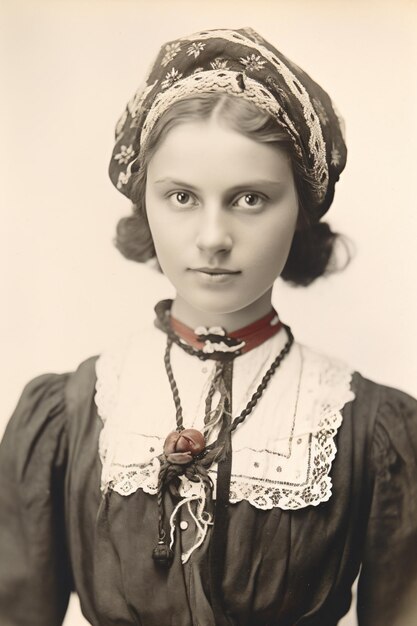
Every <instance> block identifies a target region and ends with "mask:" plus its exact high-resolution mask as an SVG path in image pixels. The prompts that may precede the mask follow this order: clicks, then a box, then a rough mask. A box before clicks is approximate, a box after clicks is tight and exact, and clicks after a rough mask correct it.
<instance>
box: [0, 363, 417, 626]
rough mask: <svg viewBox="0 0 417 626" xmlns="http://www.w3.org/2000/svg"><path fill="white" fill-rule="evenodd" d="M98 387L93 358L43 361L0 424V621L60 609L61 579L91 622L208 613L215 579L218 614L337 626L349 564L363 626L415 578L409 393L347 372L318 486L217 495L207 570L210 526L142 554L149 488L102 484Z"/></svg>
mask: <svg viewBox="0 0 417 626" xmlns="http://www.w3.org/2000/svg"><path fill="white" fill-rule="evenodd" d="M95 387H96V358H95V357H94V358H91V359H89V360H87V361H85V362H83V363H82V364H81V365H80V367H79V368H78V369H77V371H75V372H74V373H70V374H46V375H43V376H40V377H38V378H36V379H35V380H33V381H32V382H30V383H29V384H28V385H27V387H26V388H25V390H24V392H23V394H22V397H21V399H20V401H19V403H18V406H17V408H16V410H15V413H14V415H13V417H12V419H11V421H10V422H9V425H8V427H7V429H6V432H5V435H4V439H3V442H2V444H1V447H0V533H1V534H0V554H1V559H0V624H1V626H57V625H59V624H61V623H62V621H63V619H64V615H65V611H66V607H67V603H68V598H69V594H70V592H71V591H72V590H76V591H77V593H78V595H79V598H80V602H81V607H82V611H83V614H84V615H85V617H86V619H87V620H88V621H89V622H90V623H91V624H93V625H94V626H128V625H129V626H130V625H135V624H141V625H143V626H165V625H166V626H211V625H213V626H214V625H215V624H216V622H215V621H214V617H213V612H212V607H211V604H212V602H211V598H212V597H213V594H214V592H215V589H214V587H215V586H216V585H217V586H218V587H219V588H220V593H221V603H222V610H223V613H224V623H225V624H230V625H235V626H247V625H252V624H253V625H259V626H295V625H297V626H335V625H336V624H337V623H338V621H339V620H340V618H341V617H342V616H343V615H344V614H345V613H346V612H347V610H348V608H349V605H350V601H351V586H352V583H353V581H354V580H355V578H356V576H357V574H358V572H359V568H360V567H361V572H360V578H359V589H358V621H359V624H360V626H393V625H394V624H395V623H396V619H397V617H398V618H399V614H400V611H402V607H403V606H404V605H405V604H406V602H407V599H408V596H409V595H410V594H411V595H412V589H413V587H414V589H415V588H416V581H417V554H416V552H417V547H416V546H417V484H416V482H417V481H416V477H417V460H416V458H417V457H416V451H417V406H416V405H417V403H416V401H415V400H414V399H412V398H411V397H410V396H408V395H406V394H404V393H403V392H401V391H398V390H396V389H392V388H389V387H385V386H382V385H378V384H375V383H373V382H371V381H369V380H367V379H365V378H363V377H362V376H361V375H360V374H358V373H355V374H354V375H353V378H352V383H351V387H352V391H353V392H354V394H355V398H354V400H353V401H352V402H349V403H347V404H346V405H345V406H344V408H343V410H342V414H343V423H342V424H341V426H340V428H339V430H338V432H337V435H336V438H335V442H336V446H337V454H336V457H335V459H334V461H333V464H332V468H331V473H330V475H331V481H332V495H331V497H330V498H329V499H328V500H327V501H325V502H321V503H320V504H318V505H317V506H305V507H303V508H298V509H296V510H285V509H281V508H277V507H274V508H272V509H269V510H261V509H259V508H256V507H255V506H252V505H251V504H250V503H249V502H248V501H246V500H242V501H240V502H236V503H233V504H229V506H228V507H227V518H228V526H227V537H226V541H225V554H224V571H223V575H222V577H221V581H220V584H219V580H218V579H217V580H216V579H214V578H213V571H212V570H213V567H214V565H215V564H214V565H213V558H212V555H211V554H210V550H211V542H210V540H207V541H205V542H204V544H203V545H202V546H201V548H200V549H199V550H197V551H196V552H195V553H194V554H193V555H192V556H191V558H190V560H189V561H188V562H187V563H185V564H184V565H183V564H182V563H181V560H180V554H179V551H178V550H176V554H175V559H174V562H173V564H172V566H171V567H170V568H168V569H160V568H158V567H156V566H155V564H154V562H153V560H152V558H151V557H150V555H151V554H152V550H153V548H154V546H155V538H156V529H157V524H158V509H157V503H156V495H155V494H152V493H146V492H145V491H144V490H143V489H136V490H135V491H134V492H133V493H131V494H129V495H127V496H126V495H121V494H119V493H117V492H116V491H114V490H112V489H109V490H106V491H105V492H104V494H103V493H102V492H101V490H100V485H101V480H102V463H101V459H100V456H99V454H98V445H99V437H100V432H101V430H102V420H101V419H100V417H99V415H98V412H97V406H96V403H95V392H96V389H95ZM156 392H157V390H156ZM179 541H180V542H181V537H179ZM217 592H218V589H217V591H216V593H217ZM398 623H399V622H398ZM403 623H404V624H407V623H408V622H401V624H403ZM409 623H410V625H411V624H412V622H411V621H410V622H409Z"/></svg>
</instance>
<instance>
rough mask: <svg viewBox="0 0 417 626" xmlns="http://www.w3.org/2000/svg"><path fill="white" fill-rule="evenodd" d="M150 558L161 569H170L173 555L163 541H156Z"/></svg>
mask: <svg viewBox="0 0 417 626" xmlns="http://www.w3.org/2000/svg"><path fill="white" fill-rule="evenodd" d="M152 558H153V560H154V561H155V563H156V564H157V565H160V566H161V567H170V566H171V563H172V561H173V559H174V553H173V551H172V550H171V548H170V547H169V546H168V545H167V544H166V543H165V541H164V540H163V539H161V540H160V541H158V545H157V546H155V548H154V549H153V552H152Z"/></svg>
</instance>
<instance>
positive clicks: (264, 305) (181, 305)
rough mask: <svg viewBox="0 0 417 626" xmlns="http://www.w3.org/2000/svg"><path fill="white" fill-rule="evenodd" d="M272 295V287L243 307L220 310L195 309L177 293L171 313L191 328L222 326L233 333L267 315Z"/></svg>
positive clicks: (270, 307) (270, 306)
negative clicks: (235, 309)
mask: <svg viewBox="0 0 417 626" xmlns="http://www.w3.org/2000/svg"><path fill="white" fill-rule="evenodd" d="M271 296H272V288H271V289H270V290H268V291H267V292H266V293H265V294H264V295H263V296H261V297H260V298H259V299H258V300H256V301H255V302H253V303H251V304H249V305H248V306H246V307H244V308H242V309H239V310H237V311H230V312H218V311H200V310H199V309H195V308H194V307H193V306H192V305H190V303H189V302H186V301H185V300H184V299H183V298H181V296H180V295H178V294H177V296H176V298H175V299H174V302H173V304H172V309H171V314H172V315H173V317H175V319H177V320H179V321H180V322H182V323H183V324H185V325H186V326H189V327H190V328H197V326H206V327H210V326H221V327H222V328H224V329H225V330H226V331H227V332H229V333H231V332H233V331H235V330H238V329H239V328H243V327H245V326H248V325H249V324H252V323H253V322H256V321H257V320H258V319H260V318H262V317H264V316H265V315H267V314H268V313H269V312H270V311H271V309H272V303H271Z"/></svg>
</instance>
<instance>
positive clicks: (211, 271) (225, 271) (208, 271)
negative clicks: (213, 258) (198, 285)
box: [191, 267, 240, 274]
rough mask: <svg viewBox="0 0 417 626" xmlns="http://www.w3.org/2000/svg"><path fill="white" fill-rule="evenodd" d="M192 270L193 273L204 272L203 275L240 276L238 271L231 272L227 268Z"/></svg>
mask: <svg viewBox="0 0 417 626" xmlns="http://www.w3.org/2000/svg"><path fill="white" fill-rule="evenodd" d="M191 269H192V271H193V272H202V273H203V274H240V272H239V271H238V270H229V269H226V268H225V267H195V268H191Z"/></svg>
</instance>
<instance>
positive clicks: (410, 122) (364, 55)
mask: <svg viewBox="0 0 417 626" xmlns="http://www.w3.org/2000/svg"><path fill="white" fill-rule="evenodd" d="M0 20H1V25H0V28H1V33H0V35H1V37H0V39H1V44H0V45H1V49H0V50H1V55H0V58H1V84H2V92H3V95H5V96H6V97H5V98H4V99H3V100H2V102H1V110H0V113H1V119H2V133H1V135H2V141H1V146H0V172H1V185H0V193H1V196H0V197H1V243H2V245H1V246H0V268H1V294H2V302H3V304H2V307H1V319H0V331H1V353H2V358H1V360H0V379H1V380H2V382H3V384H2V393H1V396H0V409H1V414H0V433H1V430H2V429H3V427H4V426H5V424H6V421H7V419H8V417H9V415H10V413H11V411H12V410H13V408H14V405H15V404H16V401H17V398H18V395H19V394H20V392H21V389H22V387H23V386H24V384H25V383H26V382H27V381H28V380H29V379H30V378H32V377H33V376H35V375H37V374H40V373H44V372H46V371H57V372H61V371H68V370H71V369H73V368H74V367H76V366H77V364H78V363H79V362H80V361H81V360H83V359H84V358H86V357H88V356H91V355H92V354H97V353H99V352H100V351H101V350H102V349H103V347H105V346H106V345H107V344H108V343H112V342H113V340H114V339H115V338H117V337H119V336H121V335H123V334H124V332H126V330H127V329H132V328H134V327H135V326H136V325H140V324H141V323H142V322H143V321H144V320H149V319H151V318H152V316H153V315H152V309H153V305H154V304H155V302H156V301H157V300H158V299H160V298H163V297H169V296H171V295H172V294H173V292H172V289H171V287H170V286H169V285H168V283H167V282H166V281H165V279H164V278H163V277H162V276H158V275H157V274H156V273H155V272H153V271H151V270H149V269H148V268H146V267H142V266H139V265H137V264H134V263H131V262H128V261H126V260H124V259H123V258H122V257H121V256H120V254H119V253H118V252H117V251H116V250H115V249H114V247H113V246H112V238H113V235H114V229H115V224H116V222H117V220H118V219H119V218H120V217H121V216H122V215H124V214H127V213H128V211H129V209H130V207H129V203H128V201H127V200H126V199H125V198H124V197H123V196H122V195H121V194H119V193H118V192H117V191H116V190H115V189H114V188H113V187H112V185H111V183H110V181H109V179H108V177H107V166H108V161H109V158H110V154H111V150H112V144H113V128H114V125H115V122H116V120H117V118H118V116H119V115H120V114H121V112H122V110H123V108H124V106H125V103H126V102H127V100H128V99H129V98H130V97H131V95H132V94H133V92H134V91H135V90H136V88H137V87H138V86H139V84H140V82H141V80H142V77H143V75H144V73H145V71H146V69H147V67H148V65H149V64H150V62H151V61H152V60H153V57H154V55H155V54H156V52H157V50H158V48H159V46H160V45H161V44H162V43H164V42H165V41H167V40H169V39H173V38H176V37H178V36H181V35H184V34H188V33H191V32H194V31H197V30H201V29H207V28H216V27H233V28H239V27H243V26H252V27H253V28H255V29H256V30H258V31H259V32H260V33H261V34H262V35H264V36H265V37H266V38H267V39H269V40H270V41H271V42H272V43H274V44H275V45H276V47H277V48H278V49H279V50H281V51H282V52H284V54H286V55H287V56H288V57H289V58H290V59H292V60H293V61H295V62H296V63H298V64H299V65H300V66H301V67H302V68H303V69H305V70H306V71H307V72H308V73H310V74H311V76H312V77H313V78H314V79H315V80H317V81H318V82H319V83H320V84H321V85H322V86H323V87H324V88H325V89H326V90H328V92H329V93H330V95H331V96H332V98H333V100H334V102H335V103H336V105H337V107H338V109H339V110H340V112H341V113H342V115H343V117H344V118H345V121H346V130H347V144H348V150H349V153H348V164H347V168H346V170H345V172H344V173H343V174H342V177H341V180H340V182H339V183H338V185H337V188H336V197H335V202H334V205H333V207H332V208H331V210H330V212H329V214H328V216H327V217H328V220H329V221H330V223H331V224H332V226H333V227H334V228H335V229H337V230H339V231H341V232H343V233H345V234H346V235H348V236H349V237H350V239H351V240H352V241H353V242H354V244H355V247H356V256H355V258H354V260H353V261H352V263H351V265H350V266H349V268H348V269H347V270H346V271H345V272H343V273H341V274H339V275H335V276H332V277H330V278H327V279H320V280H318V281H317V283H316V284H314V285H313V286H311V287H309V288H307V289H304V288H291V287H288V286H286V285H283V284H277V287H276V290H275V292H274V304H275V306H276V308H277V310H278V311H279V313H280V316H281V318H282V319H283V320H284V321H286V322H287V323H289V324H290V325H291V327H292V329H293V332H294V334H295V337H296V338H297V339H298V340H299V341H301V342H303V343H306V344H308V345H310V346H313V347H315V348H318V349H319V350H321V351H323V352H326V353H329V354H332V355H335V356H338V357H340V358H343V359H345V360H346V361H348V362H349V363H350V364H351V365H352V366H353V367H354V368H355V369H357V370H359V371H360V372H361V373H362V374H363V375H365V376H368V377H370V378H372V379H374V380H376V381H377V382H381V383H385V384H391V385H392V386H396V387H399V388H401V389H403V390H404V391H407V392H409V393H411V394H413V395H417V382H416V381H417V376H416V374H417V356H416V347H417V345H416V344H417V331H416V318H417V298H416V290H415V285H416V266H415V262H416V230H417V228H416V226H417V218H416V202H415V188H414V187H415V179H416V174H415V170H416V160H415V154H416V138H417V128H416V121H415V110H416V102H417V97H416V96H417V93H416V91H417V87H416V81H415V74H416V60H417V44H416V41H417V36H416V34H417V33H416V25H417V3H416V2H414V1H409V0H408V1H407V0H396V1H390V2H388V1H387V2H384V0H375V1H371V0H363V1H355V0H350V1H346V0H341V1H335V0H333V1H331V0H328V1H326V0H310V1H308V0H306V1H302V0H285V1H283V0H270V1H265V0H263V1H262V0H256V1H255V0H253V2H244V1H230V0H228V1H227V0H222V1H220V0H210V1H209V0H207V1H206V0H204V1H200V2H196V1H194V2H185V1H183V0H172V1H166V2H162V1H161V0H153V1H150V0H149V1H146V0H130V1H129V0H108V1H105V0H101V1H98V0H97V1H95V0H83V1H82V2H81V1H80V2H75V1H70V0H68V1H55V2H52V1H51V2H49V1H46V0H37V1H36V0H35V1H33V2H32V1H30V0H28V1H26V2H22V1H15V0H3V2H2V4H1V6H0ZM260 244H261V242H260ZM84 623H85V622H84V621H83V620H82V618H81V617H80V616H79V613H78V609H77V606H76V603H73V605H72V607H71V613H70V615H69V616H68V618H67V620H66V622H65V624H66V626H79V625H81V624H84ZM347 623H349V624H351V623H354V621H350V618H349V619H348V620H347V621H346V624H347Z"/></svg>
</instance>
